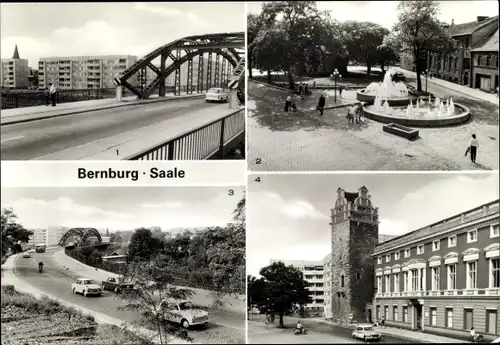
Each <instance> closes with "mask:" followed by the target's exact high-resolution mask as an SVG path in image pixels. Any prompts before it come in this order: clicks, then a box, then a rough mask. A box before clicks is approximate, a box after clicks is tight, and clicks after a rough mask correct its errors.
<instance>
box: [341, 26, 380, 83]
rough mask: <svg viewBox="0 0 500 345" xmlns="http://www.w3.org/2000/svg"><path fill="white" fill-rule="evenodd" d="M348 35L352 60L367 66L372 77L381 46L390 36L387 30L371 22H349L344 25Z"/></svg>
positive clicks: (367, 72)
mask: <svg viewBox="0 0 500 345" xmlns="http://www.w3.org/2000/svg"><path fill="white" fill-rule="evenodd" d="M342 27H343V29H344V32H345V33H346V36H347V37H346V41H347V49H348V50H349V55H350V57H351V59H352V60H354V61H356V62H359V63H362V64H364V65H366V74H367V75H370V72H371V68H372V66H373V65H374V64H375V63H377V60H378V55H379V51H378V50H377V47H378V46H380V45H381V44H382V42H383V40H384V37H385V36H387V35H388V34H389V30H387V29H386V28H384V27H382V26H380V25H378V24H375V23H371V22H357V21H347V22H345V23H342Z"/></svg>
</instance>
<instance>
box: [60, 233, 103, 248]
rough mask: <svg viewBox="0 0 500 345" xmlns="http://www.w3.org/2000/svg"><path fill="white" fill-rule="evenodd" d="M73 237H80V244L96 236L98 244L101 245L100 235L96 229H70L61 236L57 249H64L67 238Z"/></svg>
mask: <svg viewBox="0 0 500 345" xmlns="http://www.w3.org/2000/svg"><path fill="white" fill-rule="evenodd" d="M73 235H75V236H78V237H80V239H81V240H82V242H83V241H84V240H86V239H87V238H88V237H90V236H96V237H97V240H98V241H99V243H102V237H101V234H100V233H99V231H97V230H96V229H94V228H72V229H69V230H68V231H66V232H65V233H64V235H62V237H61V239H60V240H59V243H58V245H59V247H64V246H65V245H66V241H67V240H68V238H69V237H70V236H73Z"/></svg>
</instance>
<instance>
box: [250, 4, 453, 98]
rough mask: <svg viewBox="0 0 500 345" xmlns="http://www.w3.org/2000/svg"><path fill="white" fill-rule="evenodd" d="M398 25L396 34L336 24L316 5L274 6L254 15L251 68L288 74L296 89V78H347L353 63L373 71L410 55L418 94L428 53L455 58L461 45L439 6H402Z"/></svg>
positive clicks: (351, 23)
mask: <svg viewBox="0 0 500 345" xmlns="http://www.w3.org/2000/svg"><path fill="white" fill-rule="evenodd" d="M397 9H398V19H397V22H396V24H395V25H394V26H393V28H392V31H389V30H388V29H386V28H384V27H382V26H381V25H378V24H376V23H372V22H359V21H345V22H339V21H337V20H335V19H334V18H333V17H332V15H333V16H334V15H335V14H334V13H333V14H332V13H330V12H328V11H320V10H319V9H318V8H317V6H316V2H315V1H272V2H271V1H268V2H264V3H263V5H262V10H261V12H260V13H259V14H253V13H250V14H248V17H247V31H248V61H249V62H248V66H249V76H250V78H252V68H256V69H259V70H260V71H266V72H267V75H268V82H269V83H270V82H271V72H273V71H275V72H284V73H285V74H286V75H287V76H288V82H289V86H290V88H292V89H293V87H294V74H295V75H314V74H317V73H323V74H326V75H329V74H330V73H331V72H332V71H333V70H334V69H338V71H339V72H340V73H341V74H344V75H347V74H348V72H347V66H348V64H349V63H353V62H354V63H360V64H363V65H365V66H366V67H367V74H368V75H369V74H370V73H371V68H372V67H373V66H375V65H380V66H381V68H382V70H384V67H385V66H386V65H388V64H389V63H393V62H396V61H398V60H399V54H400V53H402V52H410V53H412V54H413V59H414V62H415V64H416V73H417V88H418V90H419V91H420V90H421V81H420V74H421V73H422V67H423V63H424V62H423V60H425V57H426V56H427V54H428V53H432V52H440V53H444V52H451V51H453V50H454V49H455V47H456V46H455V43H454V41H453V40H452V39H451V37H450V36H449V35H448V34H447V33H446V31H445V30H444V29H443V28H442V26H441V25H440V24H439V20H438V19H437V15H438V13H439V3H438V2H436V1H431V0H425V1H400V3H399V4H398V8H397Z"/></svg>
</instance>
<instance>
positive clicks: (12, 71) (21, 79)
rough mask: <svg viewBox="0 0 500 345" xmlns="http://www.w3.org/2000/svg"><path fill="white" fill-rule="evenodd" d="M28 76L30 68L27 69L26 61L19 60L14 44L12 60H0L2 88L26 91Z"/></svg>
mask: <svg viewBox="0 0 500 345" xmlns="http://www.w3.org/2000/svg"><path fill="white" fill-rule="evenodd" d="M29 75H30V68H29V67H28V60H27V59H21V58H20V56H19V50H18V49H17V44H16V47H15V48H14V54H13V56H12V59H2V68H0V81H1V82H2V87H5V88H9V89H27V88H28V87H29V81H28V77H29Z"/></svg>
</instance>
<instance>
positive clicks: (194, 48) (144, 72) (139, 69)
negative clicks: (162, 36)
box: [115, 32, 245, 99]
mask: <svg viewBox="0 0 500 345" xmlns="http://www.w3.org/2000/svg"><path fill="white" fill-rule="evenodd" d="M244 49H245V33H244V32H235V33H219V34H206V35H197V36H189V37H184V38H181V39H178V40H175V41H173V42H170V43H168V44H166V45H164V46H161V47H159V48H158V49H156V50H154V51H152V52H151V53H149V54H147V55H146V56H144V57H143V58H141V59H139V60H138V61H137V62H136V63H134V64H133V65H132V66H130V67H129V68H128V69H127V70H125V71H124V72H123V74H122V76H121V77H120V78H118V80H115V83H116V84H118V85H121V86H123V87H125V88H127V89H128V90H130V91H131V92H133V93H134V94H136V95H137V97H138V98H139V99H147V98H148V97H149V96H150V95H151V94H152V93H154V92H155V90H156V89H158V92H159V96H160V97H164V96H165V93H166V86H165V79H166V78H167V77H169V76H170V75H171V74H172V73H175V85H174V94H176V95H180V93H181V66H182V65H183V64H184V63H186V62H187V64H188V65H187V82H186V93H187V94H192V93H194V92H197V93H200V92H202V91H204V90H208V89H210V88H212V87H223V88H227V87H228V86H229V85H228V82H230V81H231V82H232V87H230V88H233V89H234V88H235V85H236V84H241V83H240V82H241V80H242V78H243V75H244V72H245V65H244V64H245V50H244ZM214 54H215V61H214V60H213V59H214V56H213V55H214ZM205 55H206V56H207V58H206V59H205ZM196 57H198V61H197V64H198V66H197V71H196V72H197V73H196V74H197V78H196V84H194V80H193V79H194V78H193V76H194V73H193V60H194V59H195V58H196ZM158 58H159V60H160V61H159V62H160V63H159V67H157V65H155V64H154V63H153V60H157V59H158ZM167 60H168V61H167ZM205 61H206V62H207V64H206V72H205ZM214 62H215V63H214ZM148 69H149V70H151V71H152V72H153V74H154V75H155V78H154V79H153V80H148V79H152V78H148ZM149 75H151V73H149ZM205 76H206V79H205Z"/></svg>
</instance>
